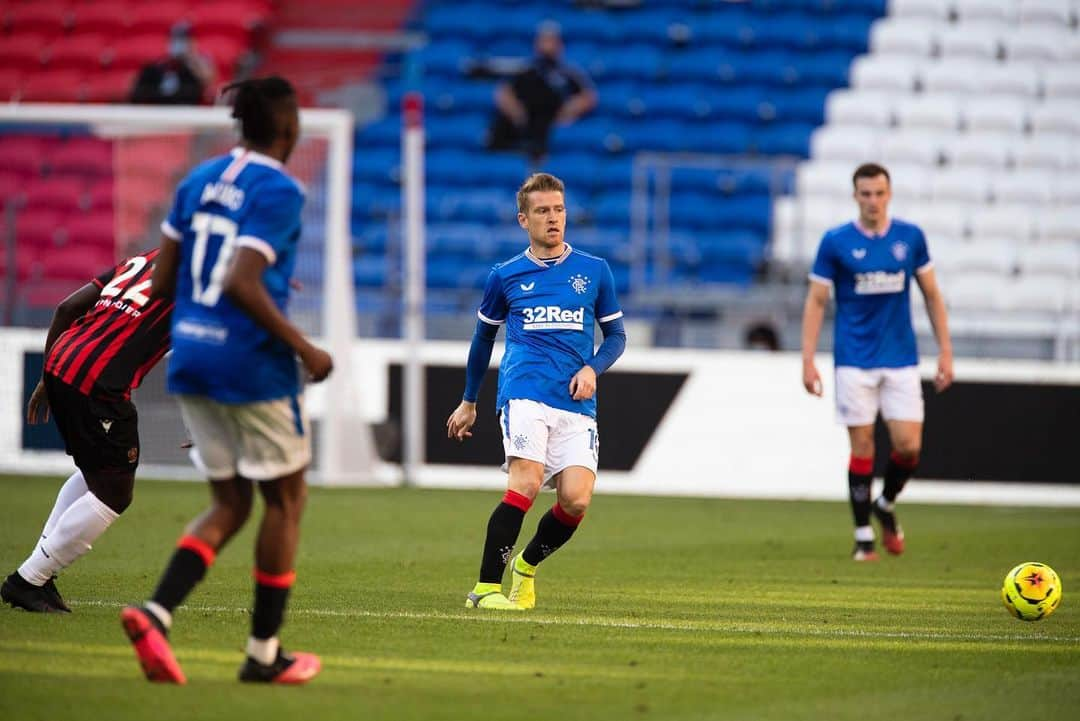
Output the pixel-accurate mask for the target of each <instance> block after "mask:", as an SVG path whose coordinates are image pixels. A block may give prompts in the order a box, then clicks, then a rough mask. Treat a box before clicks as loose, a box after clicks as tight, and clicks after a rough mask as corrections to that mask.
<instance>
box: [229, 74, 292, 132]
mask: <svg viewBox="0 0 1080 721" xmlns="http://www.w3.org/2000/svg"><path fill="white" fill-rule="evenodd" d="M230 90H235V91H236V94H235V95H233V101H232V106H233V111H232V117H234V118H236V119H237V120H239V121H240V135H241V136H243V138H244V140H246V141H247V142H249V143H251V144H252V145H253V146H255V147H258V148H265V147H268V146H269V145H271V144H273V142H274V140H275V139H276V138H277V136H278V130H279V125H278V120H277V115H278V113H279V112H280V111H281V110H282V108H283V102H284V101H286V100H291V99H295V98H296V91H295V90H293V86H292V85H291V84H290V83H289V81H288V80H286V79H285V78H282V77H279V76H277V75H271V76H270V77H268V78H251V79H250V80H242V81H240V82H238V83H232V84H231V85H227V86H226V87H225V89H224V90H222V91H221V92H222V93H227V92H229V91H230Z"/></svg>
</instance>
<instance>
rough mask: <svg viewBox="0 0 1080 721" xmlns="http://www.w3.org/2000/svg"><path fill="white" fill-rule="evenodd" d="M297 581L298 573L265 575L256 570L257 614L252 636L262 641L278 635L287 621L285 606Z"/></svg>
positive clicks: (252, 624) (254, 616) (252, 621)
mask: <svg viewBox="0 0 1080 721" xmlns="http://www.w3.org/2000/svg"><path fill="white" fill-rule="evenodd" d="M295 581H296V571H289V572H288V573H277V574H274V573H264V572H263V571H260V570H259V569H257V568H256V569H255V612H254V613H253V614H252V616H251V635H252V636H253V637H255V638H257V639H259V640H260V641H262V640H266V639H268V638H273V637H274V636H276V635H277V632H278V630H279V629H280V628H281V624H282V623H284V621H285V604H286V603H287V602H288V600H289V590H290V589H291V588H292V586H293V583H294V582H295Z"/></svg>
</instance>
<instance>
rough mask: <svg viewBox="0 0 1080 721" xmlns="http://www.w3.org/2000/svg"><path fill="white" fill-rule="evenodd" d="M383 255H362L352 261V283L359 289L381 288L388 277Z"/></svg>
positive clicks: (387, 268) (387, 266) (385, 260)
mask: <svg viewBox="0 0 1080 721" xmlns="http://www.w3.org/2000/svg"><path fill="white" fill-rule="evenodd" d="M389 267H390V266H389V263H388V262H387V259H386V256H385V255H362V256H360V257H358V258H356V259H354V260H353V281H354V282H355V283H356V285H357V286H359V287H361V288H381V287H382V286H383V285H385V284H386V282H387V280H388V275H389Z"/></svg>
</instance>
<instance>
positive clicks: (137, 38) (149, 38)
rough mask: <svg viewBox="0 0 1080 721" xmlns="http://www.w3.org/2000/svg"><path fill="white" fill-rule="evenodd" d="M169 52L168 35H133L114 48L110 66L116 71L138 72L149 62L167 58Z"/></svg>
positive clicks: (157, 33)
mask: <svg viewBox="0 0 1080 721" xmlns="http://www.w3.org/2000/svg"><path fill="white" fill-rule="evenodd" d="M168 51H169V36H168V35H167V34H166V33H162V32H155V33H144V34H141V35H133V36H131V37H129V38H126V39H125V40H124V41H123V42H122V43H117V44H116V45H115V46H114V47H113V53H112V58H111V59H110V61H109V63H108V66H109V68H111V69H114V70H130V69H136V70H137V69H139V68H141V67H142V66H143V65H146V64H147V63H149V62H152V61H154V60H159V59H161V58H163V57H165V55H166V54H167V53H168Z"/></svg>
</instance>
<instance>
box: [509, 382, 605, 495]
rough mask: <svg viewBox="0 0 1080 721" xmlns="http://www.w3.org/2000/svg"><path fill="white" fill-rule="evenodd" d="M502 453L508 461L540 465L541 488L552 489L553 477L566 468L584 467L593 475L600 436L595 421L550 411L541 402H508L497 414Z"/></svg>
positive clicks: (556, 409)
mask: <svg viewBox="0 0 1080 721" xmlns="http://www.w3.org/2000/svg"><path fill="white" fill-rule="evenodd" d="M499 426H500V427H501V428H502V437H503V450H504V451H505V452H506V463H504V464H503V470H504V471H505V470H507V468H508V467H509V463H510V459H511V458H524V459H526V460H530V461H536V462H537V463H543V464H544V486H546V487H548V488H553V487H554V482H553V481H552V478H553V477H554V476H555V474H557V473H559V471H562V470H563V469H564V468H569V467H570V466H584V467H585V468H588V469H589V470H590V471H592V472H593V475H596V463H597V460H598V459H599V457H600V436H599V435H598V434H597V432H596V419H595V418H590V417H589V416H586V415H583V414H581V413H574V412H572V411H564V410H562V409H559V408H552V407H551V406H549V405H546V404H544V403H538V402H537V401H529V400H524V399H512V400H510V401H508V402H507V403H506V405H504V406H503V407H502V410H500V411H499Z"/></svg>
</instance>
